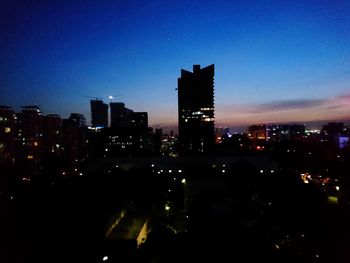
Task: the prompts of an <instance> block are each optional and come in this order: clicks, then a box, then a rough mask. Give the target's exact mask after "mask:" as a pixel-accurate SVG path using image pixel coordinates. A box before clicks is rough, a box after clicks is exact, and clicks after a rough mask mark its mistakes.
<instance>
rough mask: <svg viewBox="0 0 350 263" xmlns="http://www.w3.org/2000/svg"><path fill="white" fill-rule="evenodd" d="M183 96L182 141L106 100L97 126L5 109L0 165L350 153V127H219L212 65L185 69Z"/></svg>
mask: <svg viewBox="0 0 350 263" xmlns="http://www.w3.org/2000/svg"><path fill="white" fill-rule="evenodd" d="M177 91H178V136H177V135H175V134H174V132H173V131H171V132H170V134H163V130H162V129H155V130H153V129H152V128H151V127H149V126H148V113H147V112H136V111H133V110H132V109H129V108H127V107H125V104H124V103H122V102H112V101H111V102H110V103H109V105H108V104H107V103H104V102H103V100H102V99H100V98H95V99H93V100H90V106H91V126H87V124H86V120H85V117H84V116H83V115H81V114H78V113H72V114H71V115H70V117H69V118H67V119H62V118H61V117H60V116H59V115H55V114H48V115H44V114H43V113H42V112H41V111H40V109H39V107H38V106H36V105H31V106H23V107H22V108H21V111H20V112H15V111H14V110H13V108H11V107H8V106H0V161H1V162H5V163H12V164H16V165H18V166H19V167H23V169H27V167H29V168H30V169H28V171H35V173H38V171H40V170H42V169H45V167H44V165H43V163H46V164H48V163H50V162H51V163H52V164H54V165H58V166H69V165H71V164H73V163H74V162H80V161H82V160H85V159H94V158H105V157H129V158H130V157H134V156H146V155H154V156H157V155H158V156H171V157H177V156H196V155H215V154H227V153H230V154H232V153H234V152H235V153H237V152H240V151H251V150H254V151H255V150H258V151H262V150H264V149H265V146H267V145H268V144H270V145H271V144H273V143H283V142H307V143H324V144H325V143H327V145H330V146H332V147H337V148H345V147H349V142H350V127H348V126H345V125H344V123H336V122H331V123H328V124H326V125H324V126H323V128H322V130H307V129H306V128H305V125H302V124H256V125H252V126H250V127H248V132H247V133H241V134H232V133H230V130H229V128H228V127H217V128H215V114H214V65H209V66H207V67H204V68H201V67H200V65H194V66H193V72H190V71H187V70H184V69H182V70H181V76H180V77H179V78H178V88H177ZM109 109H110V111H108V110H109Z"/></svg>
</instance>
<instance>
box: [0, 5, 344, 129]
mask: <svg viewBox="0 0 350 263" xmlns="http://www.w3.org/2000/svg"><path fill="white" fill-rule="evenodd" d="M349 11H350V4H349V3H348V2H346V1H336V2H332V3H330V2H328V1H321V2H320V1H318V2H317V3H316V2H315V3H314V2H312V1H311V2H310V1H282V2H279V3H278V4H268V5H266V3H263V2H262V1H254V2H250V3H245V2H244V1H237V2H235V3H231V2H228V1H219V2H215V4H213V3H211V2H210V1H200V2H199V1H191V3H187V4H186V5H185V4H184V3H183V2H181V1H180V2H178V1H177V2H176V3H175V2H174V3H167V4H166V5H165V4H163V3H160V2H158V1H149V2H147V4H145V3H142V4H141V2H139V1H131V2H127V3H123V2H119V1H103V2H102V3H97V2H94V1H92V2H89V3H83V2H82V1H69V2H62V1H52V2H50V3H46V2H38V3H36V4H29V3H25V2H24V1H23V2H21V1H16V2H13V1H4V2H3V3H1V11H0V12H1V13H0V14H1V17H2V19H1V22H0V23H1V27H0V34H1V36H2V37H3V39H4V41H2V42H1V43H0V55H1V57H2V60H1V62H0V85H1V89H0V98H1V99H0V104H3V105H9V106H13V107H14V108H15V109H17V110H18V109H19V107H20V106H23V105H31V104H35V103H36V104H39V105H40V107H41V109H42V110H43V111H44V112H47V113H58V114H60V115H61V116H62V117H68V116H69V114H70V113H71V112H79V113H82V114H84V115H85V116H86V117H87V118H88V119H87V120H88V122H90V114H89V104H88V100H87V99H86V96H96V97H101V98H103V99H104V100H106V101H108V96H109V95H111V94H123V97H122V101H123V102H125V103H127V104H128V105H130V107H131V108H133V109H136V110H140V111H147V112H148V113H149V117H150V125H151V126H157V125H159V124H163V125H164V126H171V127H174V126H175V125H176V123H177V121H176V119H177V105H176V97H177V93H176V91H175V88H176V85H177V83H176V79H177V77H178V71H179V69H180V68H184V69H189V68H191V66H192V65H193V64H202V65H210V64H213V63H215V65H216V72H217V74H216V78H215V88H216V105H215V106H216V124H217V126H229V127H247V126H248V125H250V124H254V123H269V122H298V123H305V124H307V125H308V124H310V125H311V126H315V125H314V124H318V125H316V126H319V124H320V123H325V122H327V121H331V120H335V121H347V120H348V119H349V114H348V112H350V102H349V83H350V72H349V70H348V68H349V57H350V48H349V47H350V43H349V41H350V40H349V39H350V37H349V33H348V32H350V30H349V29H350V21H349V18H348V15H347V14H348V13H349ZM120 99H121V98H117V101H119V100H120Z"/></svg>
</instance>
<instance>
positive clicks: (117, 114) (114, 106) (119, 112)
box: [109, 102, 133, 127]
mask: <svg viewBox="0 0 350 263" xmlns="http://www.w3.org/2000/svg"><path fill="white" fill-rule="evenodd" d="M109 105H110V108H111V127H130V125H131V120H132V114H133V111H132V110H130V109H128V108H125V104H124V103H122V102H111V103H110V104H109Z"/></svg>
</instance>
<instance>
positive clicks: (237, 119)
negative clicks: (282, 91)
mask: <svg viewBox="0 0 350 263" xmlns="http://www.w3.org/2000/svg"><path fill="white" fill-rule="evenodd" d="M215 117H216V123H220V124H226V125H250V124H256V123H273V122H280V123H281V122H301V123H305V122H310V121H322V120H349V119H350V94H341V95H338V96H335V97H332V98H321V99H313V98H302V99H292V100H281V101H268V102H264V103H248V104H241V105H237V104H236V105H228V104H226V105H217V107H216V114H215Z"/></svg>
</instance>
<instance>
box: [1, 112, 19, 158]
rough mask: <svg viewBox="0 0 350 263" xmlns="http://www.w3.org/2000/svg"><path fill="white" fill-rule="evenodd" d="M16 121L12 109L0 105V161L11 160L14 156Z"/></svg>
mask: <svg viewBox="0 0 350 263" xmlns="http://www.w3.org/2000/svg"><path fill="white" fill-rule="evenodd" d="M16 122H17V117H16V115H15V112H14V110H13V109H12V108H11V107H8V106H0V161H12V160H13V158H14V157H15V149H16Z"/></svg>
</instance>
